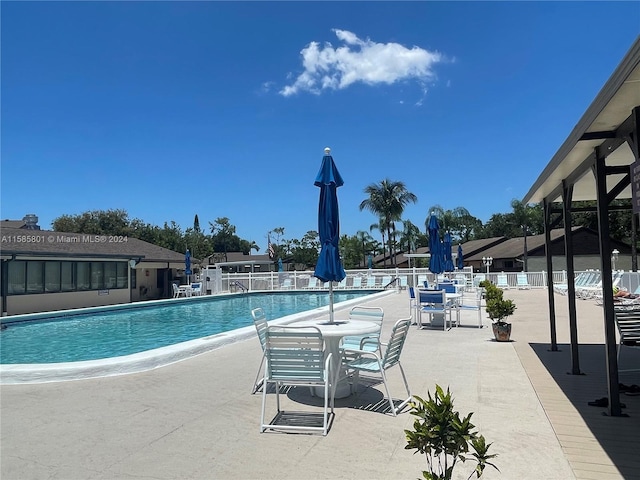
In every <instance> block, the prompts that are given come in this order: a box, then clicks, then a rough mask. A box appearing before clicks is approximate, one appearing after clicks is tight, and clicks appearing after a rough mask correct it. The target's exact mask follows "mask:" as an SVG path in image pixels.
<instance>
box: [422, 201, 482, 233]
mask: <svg viewBox="0 0 640 480" xmlns="http://www.w3.org/2000/svg"><path fill="white" fill-rule="evenodd" d="M432 213H433V214H434V215H435V216H436V218H437V219H438V223H439V224H440V230H441V231H443V232H449V233H450V234H451V236H452V239H453V240H458V239H461V238H462V237H463V233H466V234H467V235H468V229H469V225H468V224H467V223H466V222H469V221H471V223H472V224H473V220H472V219H474V217H472V216H471V214H470V213H469V210H467V209H466V208H464V207H456V208H454V209H453V210H445V209H444V208H442V207H441V206H440V205H433V206H431V208H430V209H429V215H427V218H426V219H425V221H424V225H425V227H426V228H427V229H428V228H429V217H430V216H431V214H432ZM475 220H477V219H475ZM477 221H478V222H480V221H479V220H477ZM480 224H482V222H480Z"/></svg>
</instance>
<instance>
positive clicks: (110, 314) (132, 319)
mask: <svg viewBox="0 0 640 480" xmlns="http://www.w3.org/2000/svg"><path fill="white" fill-rule="evenodd" d="M371 293H372V292H371V291H344V292H335V293H334V301H335V303H339V302H344V301H348V300H352V299H357V298H361V297H363V296H365V295H369V294H371ZM189 300H191V299H189ZM194 300H195V301H188V300H187V301H181V302H176V301H172V302H163V304H161V305H153V306H149V305H145V306H140V305H139V304H130V305H127V306H128V307H129V308H126V309H123V308H119V309H107V310H104V311H97V312H96V311H92V312H90V313H80V314H79V313H78V312H75V313H74V312H73V311H69V312H68V313H66V315H64V316H59V317H49V318H40V319H38V320H27V321H20V322H15V321H13V322H12V321H11V319H9V322H8V323H5V325H8V326H7V328H5V329H4V330H2V334H0V363H2V364H3V365H7V364H29V363H64V362H77V361H85V360H98V359H104V358H111V357H118V356H122V355H131V354H134V353H139V352H144V351H147V350H153V349H157V348H161V347H166V346H168V345H174V344H177V343H181V342H187V341H189V340H194V339H198V338H203V337H208V336H211V335H216V334H219V333H223V332H229V331H232V330H236V329H239V328H242V327H246V326H252V325H253V320H252V318H251V315H250V312H251V310H252V309H253V308H256V307H262V308H263V309H264V311H265V314H266V315H267V318H269V319H276V318H281V317H285V316H288V315H292V314H296V313H300V312H305V311H308V310H313V309H316V308H319V307H324V306H326V305H328V302H329V296H328V295H327V293H326V292H317V293H315V292H290V293H255V294H253V293H252V294H244V295H229V296H216V297H205V298H203V299H194ZM154 303H155V302H154ZM27 318H28V317H27ZM4 320H5V321H6V320H7V319H4Z"/></svg>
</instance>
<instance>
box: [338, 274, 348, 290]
mask: <svg viewBox="0 0 640 480" xmlns="http://www.w3.org/2000/svg"><path fill="white" fill-rule="evenodd" d="M347 278H348V277H344V278H343V279H342V280H340V282H338V285H337V286H336V288H340V289H342V290H344V289H345V288H347Z"/></svg>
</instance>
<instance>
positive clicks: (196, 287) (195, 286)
mask: <svg viewBox="0 0 640 480" xmlns="http://www.w3.org/2000/svg"><path fill="white" fill-rule="evenodd" d="M191 289H192V290H201V289H202V284H201V283H192V284H191Z"/></svg>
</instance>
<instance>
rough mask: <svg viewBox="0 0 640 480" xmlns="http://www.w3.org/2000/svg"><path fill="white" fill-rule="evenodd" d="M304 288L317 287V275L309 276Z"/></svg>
mask: <svg viewBox="0 0 640 480" xmlns="http://www.w3.org/2000/svg"><path fill="white" fill-rule="evenodd" d="M306 288H318V278H317V277H309V283H308V284H307V286H306Z"/></svg>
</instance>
